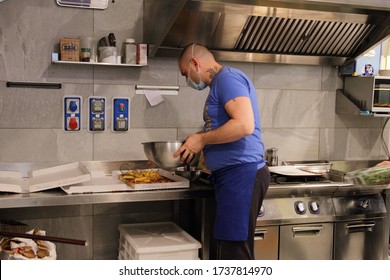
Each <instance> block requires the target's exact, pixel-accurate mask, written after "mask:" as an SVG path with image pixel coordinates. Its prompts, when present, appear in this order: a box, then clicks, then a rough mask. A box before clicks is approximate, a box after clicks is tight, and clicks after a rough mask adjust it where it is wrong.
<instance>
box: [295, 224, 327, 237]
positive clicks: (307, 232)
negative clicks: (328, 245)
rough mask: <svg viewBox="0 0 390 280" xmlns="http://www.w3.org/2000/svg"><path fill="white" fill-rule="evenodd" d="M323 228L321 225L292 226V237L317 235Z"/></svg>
mask: <svg viewBox="0 0 390 280" xmlns="http://www.w3.org/2000/svg"><path fill="white" fill-rule="evenodd" d="M323 228H324V227H323V226H307V227H293V228H292V232H293V237H308V236H317V235H319V234H320V233H321V230H322V229H323Z"/></svg>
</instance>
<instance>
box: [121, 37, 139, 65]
mask: <svg viewBox="0 0 390 280" xmlns="http://www.w3.org/2000/svg"><path fill="white" fill-rule="evenodd" d="M122 57H123V63H125V64H136V63H137V44H136V43H135V40H134V39H126V40H125V42H124V43H123V53H122Z"/></svg>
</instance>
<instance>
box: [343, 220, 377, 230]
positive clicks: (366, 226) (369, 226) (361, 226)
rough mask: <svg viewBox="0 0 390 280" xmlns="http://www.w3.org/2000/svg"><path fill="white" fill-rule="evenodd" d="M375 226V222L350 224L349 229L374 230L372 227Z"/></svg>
mask: <svg viewBox="0 0 390 280" xmlns="http://www.w3.org/2000/svg"><path fill="white" fill-rule="evenodd" d="M374 226H375V222H370V223H363V224H349V225H347V229H348V230H350V231H351V232H359V231H372V228H373V227H374Z"/></svg>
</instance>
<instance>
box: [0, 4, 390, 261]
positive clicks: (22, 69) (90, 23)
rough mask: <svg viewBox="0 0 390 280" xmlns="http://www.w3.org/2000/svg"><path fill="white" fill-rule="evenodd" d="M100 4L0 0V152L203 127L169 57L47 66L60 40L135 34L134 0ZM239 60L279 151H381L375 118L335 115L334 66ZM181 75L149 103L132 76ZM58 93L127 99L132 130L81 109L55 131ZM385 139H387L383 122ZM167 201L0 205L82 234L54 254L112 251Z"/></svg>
mask: <svg viewBox="0 0 390 280" xmlns="http://www.w3.org/2000/svg"><path fill="white" fill-rule="evenodd" d="M109 2H110V3H109V7H108V9H106V10H104V11H101V10H87V9H74V8H64V7H59V6H57V4H56V3H55V0H34V1H27V0H11V1H5V2H4V3H2V4H0V162H3V163H5V162H43V161H77V160H137V159H145V156H144V154H143V150H142V145H141V143H142V142H143V141H153V140H170V139H183V138H185V136H186V135H187V134H188V133H192V132H196V131H198V130H199V129H200V128H201V127H202V125H203V122H202V111H203V103H204V100H205V98H206V95H207V91H206V90H205V91H204V92H195V91H194V90H192V89H190V88H189V87H187V86H186V85H185V80H184V78H183V77H181V75H180V73H179V70H178V67H177V60H176V59H164V58H149V61H148V62H149V63H148V66H147V67H137V68H128V67H103V66H95V67H92V66H83V65H82V66H72V65H57V64H51V62H50V54H51V53H52V52H55V51H58V43H59V39H60V37H62V36H65V37H78V36H88V35H89V36H91V35H93V36H94V37H95V38H97V39H98V38H101V37H103V36H107V35H108V33H110V32H114V33H115V35H116V37H117V40H118V45H119V46H120V45H121V44H122V42H123V40H124V39H125V38H128V37H133V38H135V39H136V41H138V42H141V41H142V33H143V29H142V12H143V11H142V0H126V1H115V3H112V1H109ZM222 64H226V65H230V66H233V67H237V68H239V69H241V70H243V71H244V72H245V73H247V74H248V75H249V77H250V78H251V79H252V80H253V81H254V84H255V86H256V88H257V90H258V96H259V107H260V111H261V123H262V129H263V137H264V141H265V145H266V147H267V148H269V147H277V148H278V149H279V158H280V161H282V160H315V159H322V160H325V159H329V160H340V159H378V158H384V157H385V154H384V150H383V148H382V146H381V142H380V131H381V127H382V125H383V119H374V118H368V117H367V118H365V117H352V116H341V115H336V114H335V96H336V89H337V88H341V87H342V80H341V79H340V78H338V76H337V70H336V69H335V68H333V67H327V66H299V65H280V64H255V63H239V62H234V63H232V62H222ZM7 81H33V82H56V83H61V84H62V88H61V89H20V88H7V87H6V82H7ZM137 84H140V85H179V86H180V91H179V95H178V96H164V99H165V101H164V102H163V103H161V104H159V105H158V106H156V107H150V106H149V104H148V102H147V101H146V99H145V97H144V96H143V95H136V94H135V88H134V86H135V85H137ZM65 95H80V96H82V97H83V100H84V102H83V111H82V113H83V116H86V114H87V106H86V105H87V99H88V97H89V96H92V95H95V96H105V97H106V98H107V101H108V102H107V103H108V104H107V105H108V108H107V110H108V112H107V113H108V114H107V115H108V116H110V115H111V104H110V100H111V99H112V97H114V96H125V97H129V98H130V99H131V114H130V118H131V121H130V130H129V131H128V132H125V133H114V132H112V131H111V124H110V123H109V122H108V127H107V129H106V131H104V132H102V133H95V134H94V133H91V132H88V130H87V119H86V118H85V117H84V119H83V120H82V127H83V130H82V131H81V132H79V133H72V132H65V131H64V130H63V129H62V122H63V117H62V100H63V97H64V96H65ZM385 137H386V139H387V142H388V139H389V136H388V131H387V130H386V133H385ZM172 216H173V214H172V204H171V203H169V202H158V203H157V204H156V202H153V203H148V202H145V203H136V204H134V203H129V204H127V203H123V204H118V205H111V204H102V205H82V206H66V207H65V206H64V207H43V208H42V207H35V208H27V209H25V208H19V209H2V210H1V211H0V218H3V219H4V218H5V219H15V220H21V221H24V222H26V223H27V224H29V225H34V226H39V227H41V228H43V229H45V230H47V233H48V234H49V235H53V236H63V237H68V238H78V239H87V240H89V242H90V243H91V245H90V246H89V247H86V248H79V247H77V248H74V247H70V246H67V245H63V244H59V245H58V247H57V252H58V257H59V258H60V259H91V258H92V259H115V258H116V257H117V249H118V231H117V226H118V224H120V223H130V222H139V221H143V222H145V221H163V220H171V219H172Z"/></svg>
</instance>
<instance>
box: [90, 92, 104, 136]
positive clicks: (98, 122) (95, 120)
mask: <svg viewBox="0 0 390 280" xmlns="http://www.w3.org/2000/svg"><path fill="white" fill-rule="evenodd" d="M88 108H89V110H88V115H89V122H88V130H89V131H104V130H105V128H106V125H105V124H106V98H105V97H101V96H90V97H89V98H88Z"/></svg>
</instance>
